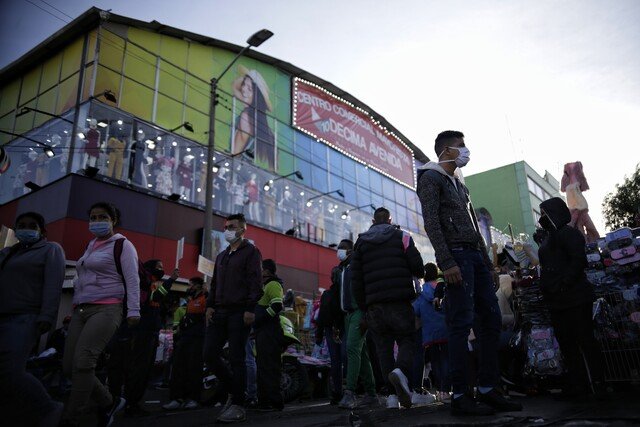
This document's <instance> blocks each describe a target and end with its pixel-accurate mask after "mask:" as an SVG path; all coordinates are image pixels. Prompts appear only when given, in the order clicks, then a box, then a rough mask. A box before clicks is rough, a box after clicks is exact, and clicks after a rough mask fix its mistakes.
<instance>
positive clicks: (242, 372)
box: [204, 214, 262, 423]
mask: <svg viewBox="0 0 640 427" xmlns="http://www.w3.org/2000/svg"><path fill="white" fill-rule="evenodd" d="M224 230H225V232H224V234H225V240H226V241H227V242H229V247H227V249H225V250H224V251H222V252H221V253H220V254H219V255H218V256H217V258H216V263H215V270H214V271H215V272H214V275H213V278H212V279H211V286H210V290H209V298H208V299H207V312H206V319H207V331H206V336H205V343H204V360H205V362H206V363H207V365H208V366H209V367H211V368H212V369H213V372H214V374H215V375H216V376H217V377H218V378H220V380H221V381H222V383H223V384H224V387H225V389H226V391H227V392H228V393H230V398H229V400H228V401H227V404H226V405H225V406H224V407H223V409H222V411H221V412H220V415H219V416H218V421H220V422H226V423H232V422H240V421H244V420H245V419H246V411H245V408H244V403H245V396H244V393H245V390H246V388H247V366H246V364H245V356H246V355H245V348H246V345H247V339H248V337H249V331H250V329H251V325H252V324H253V322H254V320H255V308H256V304H257V303H258V300H259V299H260V297H261V296H262V265H261V264H262V256H261V254H260V251H259V250H258V248H256V247H255V246H254V245H252V244H251V243H250V242H249V241H248V240H246V239H244V234H245V232H246V231H247V222H246V220H245V218H244V215H242V214H234V215H231V216H229V217H227V220H226V222H225V226H224ZM227 341H228V342H229V362H230V364H231V370H232V371H233V375H232V374H231V372H229V369H228V368H227V367H226V365H225V364H224V363H223V361H222V359H221V356H222V349H223V347H224V345H225V343H226V342H227Z"/></svg>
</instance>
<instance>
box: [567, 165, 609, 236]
mask: <svg viewBox="0 0 640 427" xmlns="http://www.w3.org/2000/svg"><path fill="white" fill-rule="evenodd" d="M588 189H589V184H587V178H586V177H585V176H584V173H583V172H582V162H574V163H567V164H565V165H564V174H563V175H562V181H561V183H560V191H564V192H566V194H567V206H568V207H569V210H570V211H571V222H570V223H569V225H570V226H572V227H575V228H577V229H578V230H580V232H581V233H582V234H583V235H584V237H585V240H586V241H587V243H592V242H595V241H596V240H598V239H599V238H600V234H599V233H598V230H596V226H595V225H594V224H593V221H592V220H591V217H590V216H589V205H588V204H587V199H585V197H584V195H583V194H582V192H583V191H587V190H588Z"/></svg>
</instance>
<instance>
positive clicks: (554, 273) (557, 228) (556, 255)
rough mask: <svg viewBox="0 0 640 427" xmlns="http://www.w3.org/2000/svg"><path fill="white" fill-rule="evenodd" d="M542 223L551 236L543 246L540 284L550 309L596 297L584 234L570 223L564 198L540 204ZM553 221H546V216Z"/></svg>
mask: <svg viewBox="0 0 640 427" xmlns="http://www.w3.org/2000/svg"><path fill="white" fill-rule="evenodd" d="M540 210H541V213H542V218H541V219H540V224H541V225H542V226H543V227H544V228H545V230H547V231H548V235H547V237H546V238H545V240H544V241H543V242H542V244H541V245H540V250H539V252H538V253H539V257H540V266H541V274H540V287H541V289H542V295H543V297H544V300H545V302H546V303H547V305H548V306H549V309H550V310H555V311H562V310H566V309H569V308H574V307H577V306H580V305H583V304H590V303H592V302H593V301H594V299H595V293H594V291H593V286H592V285H591V283H589V281H588V280H587V276H586V274H585V272H584V270H585V268H586V267H587V255H586V250H585V244H586V243H585V240H584V236H583V235H582V233H581V232H580V231H579V230H577V229H576V228H573V227H571V226H569V222H570V221H571V212H570V211H569V208H568V207H567V205H566V203H565V202H564V200H562V199H560V198H559V197H553V198H551V199H549V200H545V201H544V202H542V203H540ZM545 216H546V217H548V218H549V220H550V221H545V219H544V217H545Z"/></svg>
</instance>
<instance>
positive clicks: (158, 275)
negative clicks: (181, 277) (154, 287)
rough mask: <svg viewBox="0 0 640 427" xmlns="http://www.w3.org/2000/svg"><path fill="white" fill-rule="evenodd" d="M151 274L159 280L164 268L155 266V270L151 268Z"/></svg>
mask: <svg viewBox="0 0 640 427" xmlns="http://www.w3.org/2000/svg"><path fill="white" fill-rule="evenodd" d="M153 275H154V276H155V277H156V278H157V279H158V280H159V279H162V278H163V277H164V270H161V269H159V268H156V269H155V270H153Z"/></svg>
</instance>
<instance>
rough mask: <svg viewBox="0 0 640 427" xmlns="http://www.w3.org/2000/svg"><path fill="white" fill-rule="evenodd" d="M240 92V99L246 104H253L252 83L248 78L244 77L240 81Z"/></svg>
mask: <svg viewBox="0 0 640 427" xmlns="http://www.w3.org/2000/svg"><path fill="white" fill-rule="evenodd" d="M240 90H241V91H242V97H243V98H244V100H245V101H246V102H248V103H251V102H253V81H252V80H251V78H250V77H249V76H245V78H244V80H242V87H241V88H240Z"/></svg>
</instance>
